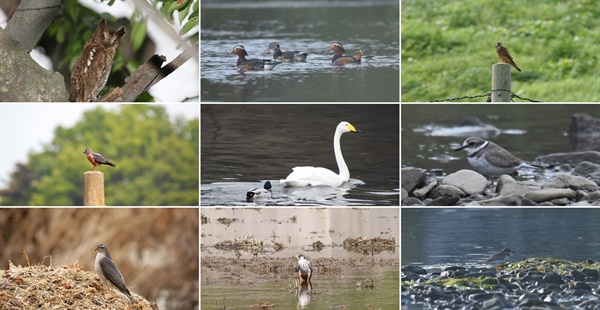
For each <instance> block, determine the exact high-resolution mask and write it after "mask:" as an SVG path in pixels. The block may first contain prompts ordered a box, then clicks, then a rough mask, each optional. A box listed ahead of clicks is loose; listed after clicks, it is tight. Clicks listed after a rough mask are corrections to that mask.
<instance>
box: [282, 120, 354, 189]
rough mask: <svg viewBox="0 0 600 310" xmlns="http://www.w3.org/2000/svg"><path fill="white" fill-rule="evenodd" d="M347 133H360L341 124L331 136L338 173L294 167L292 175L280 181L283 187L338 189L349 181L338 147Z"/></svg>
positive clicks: (343, 123)
mask: <svg viewBox="0 0 600 310" xmlns="http://www.w3.org/2000/svg"><path fill="white" fill-rule="evenodd" d="M347 132H361V131H360V130H357V129H355V128H354V126H352V125H351V124H350V123H348V122H341V123H339V124H338V125H337V127H336V129H335V134H334V135H333V151H334V153H335V161H336V162H337V165H338V169H339V170H340V173H339V174H337V173H335V172H333V171H331V170H329V169H327V168H322V167H310V166H303V167H295V168H293V169H292V170H293V171H292V173H290V175H288V176H287V178H286V179H285V180H280V182H281V183H285V186H308V185H311V186H321V185H325V186H332V187H339V186H341V185H342V184H343V183H344V182H347V181H348V180H349V179H350V171H349V170H348V166H346V162H345V161H344V157H343V156H342V148H341V147H340V138H341V137H342V135H343V134H345V133H347Z"/></svg>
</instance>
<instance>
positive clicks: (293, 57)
mask: <svg viewBox="0 0 600 310" xmlns="http://www.w3.org/2000/svg"><path fill="white" fill-rule="evenodd" d="M270 50H273V60H278V61H289V62H295V61H306V56H308V53H305V52H298V51H285V52H282V51H281V49H280V48H279V43H277V42H271V44H269V48H267V51H270Z"/></svg>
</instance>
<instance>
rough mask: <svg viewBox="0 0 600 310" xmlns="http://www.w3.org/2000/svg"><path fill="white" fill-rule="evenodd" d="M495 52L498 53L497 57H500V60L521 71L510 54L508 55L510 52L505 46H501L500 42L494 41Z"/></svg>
mask: <svg viewBox="0 0 600 310" xmlns="http://www.w3.org/2000/svg"><path fill="white" fill-rule="evenodd" d="M496 54H498V57H500V60H502V62H505V63H508V64H510V65H511V66H513V67H515V69H517V70H518V71H519V72H521V69H519V66H517V64H516V63H515V61H514V60H513V58H512V56H510V53H509V52H508V50H507V49H506V47H504V46H502V42H498V43H496Z"/></svg>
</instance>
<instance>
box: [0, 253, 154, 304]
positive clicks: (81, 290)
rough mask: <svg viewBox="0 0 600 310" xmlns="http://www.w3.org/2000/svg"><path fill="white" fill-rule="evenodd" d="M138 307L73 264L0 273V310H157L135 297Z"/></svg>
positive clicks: (43, 266) (14, 269) (91, 274)
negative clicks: (35, 309)
mask: <svg viewBox="0 0 600 310" xmlns="http://www.w3.org/2000/svg"><path fill="white" fill-rule="evenodd" d="M133 296H134V298H135V300H136V301H138V304H131V302H130V301H129V299H128V298H127V297H125V295H123V294H121V293H120V292H117V291H116V290H113V289H107V288H106V287H104V286H103V285H102V283H101V282H100V280H99V279H98V277H97V276H96V274H95V273H92V272H89V271H85V270H84V269H83V267H81V266H80V265H79V264H77V263H74V264H71V265H67V266H61V267H49V266H45V265H36V266H29V267H21V266H15V265H13V264H12V262H9V268H8V270H3V271H2V272H1V273H0V309H2V310H4V309H34V308H37V309H158V306H157V305H156V304H155V303H149V302H148V301H147V300H146V299H144V298H143V297H141V296H139V295H136V294H133Z"/></svg>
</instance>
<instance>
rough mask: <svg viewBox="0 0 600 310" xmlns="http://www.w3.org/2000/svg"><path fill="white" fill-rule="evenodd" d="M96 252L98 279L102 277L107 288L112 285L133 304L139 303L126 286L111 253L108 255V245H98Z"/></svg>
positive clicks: (101, 279)
mask: <svg viewBox="0 0 600 310" xmlns="http://www.w3.org/2000/svg"><path fill="white" fill-rule="evenodd" d="M95 250H96V252H97V254H96V262H95V266H94V267H95V269H96V273H97V274H98V277H100V281H102V283H103V284H104V286H105V287H106V288H109V285H110V286H112V287H114V288H116V289H117V290H119V292H121V293H123V294H125V296H127V297H128V298H129V300H131V303H134V304H135V303H137V301H135V299H133V296H131V293H130V292H129V290H128V289H127V287H126V286H125V279H123V275H122V274H121V272H120V271H119V268H118V267H117V265H116V264H115V262H113V260H112V258H111V257H110V253H108V248H107V247H106V245H105V244H103V243H101V244H98V245H97V246H96V249H95Z"/></svg>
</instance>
